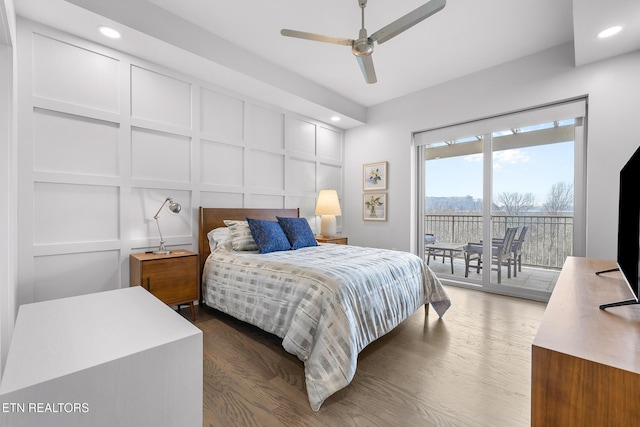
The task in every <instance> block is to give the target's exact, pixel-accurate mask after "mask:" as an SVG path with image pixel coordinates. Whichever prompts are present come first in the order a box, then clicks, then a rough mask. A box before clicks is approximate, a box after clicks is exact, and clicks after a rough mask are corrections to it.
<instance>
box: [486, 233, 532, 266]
mask: <svg viewBox="0 0 640 427" xmlns="http://www.w3.org/2000/svg"><path fill="white" fill-rule="evenodd" d="M528 229H529V227H528V226H526V225H525V226H524V227H522V230H520V235H519V236H518V238H517V239H514V240H513V244H512V245H511V252H512V255H513V277H518V272H521V271H522V244H523V243H524V238H525V237H526V235H527V230H528ZM492 242H493V243H494V244H502V242H503V239H500V238H494V239H493V240H492ZM516 266H517V268H516Z"/></svg>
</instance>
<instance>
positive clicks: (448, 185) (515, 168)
mask: <svg viewBox="0 0 640 427" xmlns="http://www.w3.org/2000/svg"><path fill="white" fill-rule="evenodd" d="M558 182H567V183H569V184H573V141H570V142H563V143H558V144H549V145H540V146H534V147H526V148H519V149H514V150H503V151H498V152H496V153H494V163H493V196H494V200H495V198H496V196H497V195H498V194H500V193H502V192H518V193H533V194H534V196H535V199H536V205H542V204H543V203H544V202H545V201H546V200H547V194H548V193H549V190H550V189H551V186H552V185H553V184H556V183H558ZM425 190H426V191H425V192H426V196H427V197H451V196H456V197H465V196H472V197H473V198H476V199H482V155H481V154H474V155H470V156H461V157H450V158H444V159H438V160H429V161H427V163H426V167H425Z"/></svg>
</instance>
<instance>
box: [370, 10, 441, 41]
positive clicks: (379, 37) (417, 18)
mask: <svg viewBox="0 0 640 427" xmlns="http://www.w3.org/2000/svg"><path fill="white" fill-rule="evenodd" d="M446 4H447V0H431V1H430V2H428V3H425V4H423V5H422V6H420V7H419V8H417V9H415V10H414V11H412V12H409V13H407V14H406V15H404V16H403V17H401V18H398V19H396V20H395V21H393V22H392V23H391V24H389V25H387V26H385V27H382V28H380V29H379V30H378V31H376V32H375V33H373V34H371V37H369V39H371V41H377V42H378V44H382V43H384V42H386V41H387V40H389V39H391V38H393V37H395V36H397V35H398V34H400V33H402V32H403V31H406V30H408V29H409V28H411V27H413V26H414V25H416V24H417V23H419V22H422V21H424V20H425V19H427V18H428V17H430V16H431V15H433V14H435V13H436V12H439V11H441V10H442V9H444V7H445V6H446Z"/></svg>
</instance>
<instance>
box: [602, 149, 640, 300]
mask: <svg viewBox="0 0 640 427" xmlns="http://www.w3.org/2000/svg"><path fill="white" fill-rule="evenodd" d="M616 263H617V265H618V267H617V268H616V269H613V270H620V272H621V273H622V276H623V277H624V280H625V282H626V283H627V285H628V286H629V289H630V290H631V292H632V293H633V298H632V299H628V300H624V301H619V302H613V303H609V304H602V305H601V306H600V308H601V309H603V310H604V309H606V308H609V307H617V306H621V305H631V304H638V303H639V299H638V280H639V277H638V274H639V269H638V265H639V264H640V147H639V148H638V149H637V150H636V152H635V153H634V154H633V156H631V158H630V159H629V161H628V162H627V163H626V164H625V165H624V167H623V168H622V169H621V170H620V193H619V202H618V255H617V258H616ZM607 271H611V270H606V271H600V272H598V273H596V274H601V273H604V272H607Z"/></svg>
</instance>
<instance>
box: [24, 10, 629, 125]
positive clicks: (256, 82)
mask: <svg viewBox="0 0 640 427" xmlns="http://www.w3.org/2000/svg"><path fill="white" fill-rule="evenodd" d="M425 2H426V1H425V0H370V1H369V2H368V5H367V7H366V9H365V27H366V28H367V30H368V32H369V34H371V33H373V32H375V31H376V30H378V29H380V28H381V27H383V26H384V25H386V24H388V23H390V22H391V21H393V20H395V19H397V18H399V17H401V16H403V15H404V14H406V13H408V12H410V11H412V10H413V9H415V8H417V7H418V6H421V5H422V4H423V3H425ZM14 3H15V8H16V13H17V14H18V15H20V16H24V17H26V18H29V19H32V20H34V21H37V22H41V23H44V24H46V25H50V26H52V27H54V28H58V29H61V30H63V31H66V32H69V33H71V34H74V35H78V36H81V37H83V38H86V39H89V40H92V41H96V42H98V43H102V44H105V45H107V46H109V47H113V48H116V49H118V50H121V51H124V52H127V53H131V54H133V55H136V56H139V57H142V58H144V59H147V60H149V61H153V62H156V63H159V64H161V65H164V66H167V67H169V68H172V69H177V70H180V71H184V72H185V73H188V74H190V75H195V76H196V77H200V78H203V79H205V80H207V81H209V82H212V83H214V84H217V85H220V86H223V87H226V88H229V89H231V90H233V91H237V92H240V93H243V94H245V95H247V96H250V97H252V98H255V99H257V100H260V101H264V102H269V103H272V104H275V105H279V106H281V107H283V108H287V109H291V110H293V111H297V112H300V113H301V114H304V115H308V116H310V117H313V118H316V119H318V120H321V121H325V122H326V121H328V120H329V117H330V116H331V115H334V114H337V115H339V116H341V117H342V118H343V120H342V121H341V122H340V123H339V124H338V125H337V126H338V127H343V128H349V127H353V126H357V125H360V124H362V123H364V122H366V109H367V107H370V106H372V105H376V104H379V103H381V102H384V101H387V100H390V99H393V98H396V97H399V96H402V95H405V94H408V93H412V92H415V91H418V90H421V89H424V88H428V87H431V86H434V85H438V84H440V83H443V82H445V81H449V80H452V79H456V78H459V77H462V76H465V75H468V74H471V73H474V72H477V71H480V70H483V69H487V68H490V67H493V66H495V65H498V64H502V63H505V62H508V61H511V60H514V59H517V58H520V57H523V56H526V55H529V54H532V53H535V52H539V51H542V50H545V49H548V48H551V47H554V46H558V45H561V44H564V43H569V42H573V43H574V46H575V62H576V65H577V66H582V65H585V64H588V63H591V62H594V61H598V60H602V59H605V58H608V57H612V56H615V55H619V54H622V53H627V52H631V51H634V50H637V49H639V48H640V2H639V1H637V0H607V2H604V1H602V0H518V1H513V0H485V1H477V0H449V1H448V2H447V5H446V7H445V8H444V9H443V10H442V11H440V12H438V13H436V14H435V15H433V16H431V17H430V18H428V19H426V20H425V21H423V22H421V23H419V24H418V25H416V26H414V27H412V28H410V29H409V30H407V31H405V32H404V33H402V34H400V35H398V36H397V37H395V38H393V39H391V40H389V41H388V42H386V43H384V44H382V45H376V46H375V51H374V53H373V62H374V64H375V68H376V73H377V77H378V82H377V83H375V84H367V83H366V82H365V81H364V78H363V76H362V73H361V72H360V69H359V67H358V64H357V62H356V60H355V58H354V57H353V55H352V53H351V49H350V48H349V47H347V46H339V45H333V44H327V43H320V42H315V41H309V40H300V39H295V38H290V37H283V36H282V35H280V29H282V28H289V29H294V30H301V31H307V32H313V33H318V34H323V35H328V36H334V37H341V38H351V39H355V38H357V37H358V30H359V28H360V8H359V7H358V1H357V0H348V1H346V0H323V1H318V0H316V1H310V0H272V1H264V0H262V1H261V0H252V1H242V2H240V1H228V0H227V1H222V0H188V1H187V0H148V1H145V0H110V1H108V2H107V1H104V0H68V1H64V0H14ZM100 24H108V25H112V26H115V27H117V28H118V29H119V30H120V31H121V32H122V33H123V37H122V38H121V39H119V40H115V41H113V40H107V39H104V38H102V37H101V36H100V35H99V34H98V33H97V31H96V27H97V25H100ZM613 24H619V25H623V26H624V30H623V31H622V33H620V34H619V35H618V36H616V37H614V38H611V39H607V40H599V39H597V38H596V37H595V36H596V34H597V33H598V32H599V31H600V30H602V29H603V28H605V27H608V26H610V25H613Z"/></svg>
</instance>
